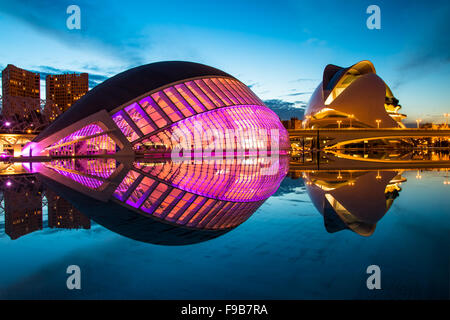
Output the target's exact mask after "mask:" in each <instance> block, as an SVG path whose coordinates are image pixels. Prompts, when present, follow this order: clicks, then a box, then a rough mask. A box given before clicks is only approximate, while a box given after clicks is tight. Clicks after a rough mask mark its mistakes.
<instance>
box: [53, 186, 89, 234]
mask: <svg viewBox="0 0 450 320" xmlns="http://www.w3.org/2000/svg"><path fill="white" fill-rule="evenodd" d="M46 197H47V201H48V226H49V227H50V228H60V229H80V228H83V229H90V228H91V220H90V219H89V218H88V217H86V216H85V215H84V214H82V213H81V212H80V211H78V210H77V209H75V208H74V206H73V205H72V204H70V202H68V201H67V200H65V199H63V198H61V197H60V196H59V195H57V194H56V193H55V192H53V191H51V190H47V192H46Z"/></svg>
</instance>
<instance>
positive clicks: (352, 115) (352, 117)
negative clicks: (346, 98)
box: [350, 114, 355, 128]
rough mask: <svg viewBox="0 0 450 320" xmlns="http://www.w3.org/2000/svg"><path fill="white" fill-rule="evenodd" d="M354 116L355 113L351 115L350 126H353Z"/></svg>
mask: <svg viewBox="0 0 450 320" xmlns="http://www.w3.org/2000/svg"><path fill="white" fill-rule="evenodd" d="M354 116H355V115H354V114H351V115H350V128H351V127H352V119H353V117H354Z"/></svg>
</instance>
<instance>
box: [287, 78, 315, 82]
mask: <svg viewBox="0 0 450 320" xmlns="http://www.w3.org/2000/svg"><path fill="white" fill-rule="evenodd" d="M313 81H314V82H317V81H320V79H314V78H298V79H295V80H291V81H289V82H313Z"/></svg>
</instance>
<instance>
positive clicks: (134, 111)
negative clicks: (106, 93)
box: [125, 103, 157, 134]
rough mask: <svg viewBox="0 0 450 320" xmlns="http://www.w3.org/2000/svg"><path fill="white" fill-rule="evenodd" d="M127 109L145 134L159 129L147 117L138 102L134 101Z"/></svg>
mask: <svg viewBox="0 0 450 320" xmlns="http://www.w3.org/2000/svg"><path fill="white" fill-rule="evenodd" d="M125 111H126V112H127V113H128V115H129V116H130V118H131V120H133V121H134V123H135V124H136V125H137V127H138V128H139V129H140V130H141V131H142V133H143V134H148V133H150V132H152V131H154V130H156V129H157V128H156V127H154V126H153V125H152V124H151V123H149V122H148V121H147V120H146V119H145V118H146V117H145V112H144V110H142V108H141V107H140V106H139V105H138V104H137V103H133V104H132V105H130V106H128V107H126V108H125Z"/></svg>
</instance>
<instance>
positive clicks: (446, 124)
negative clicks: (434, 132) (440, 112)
mask: <svg viewBox="0 0 450 320" xmlns="http://www.w3.org/2000/svg"><path fill="white" fill-rule="evenodd" d="M448 116H449V114H448V113H444V117H445V127H446V128H448Z"/></svg>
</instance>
